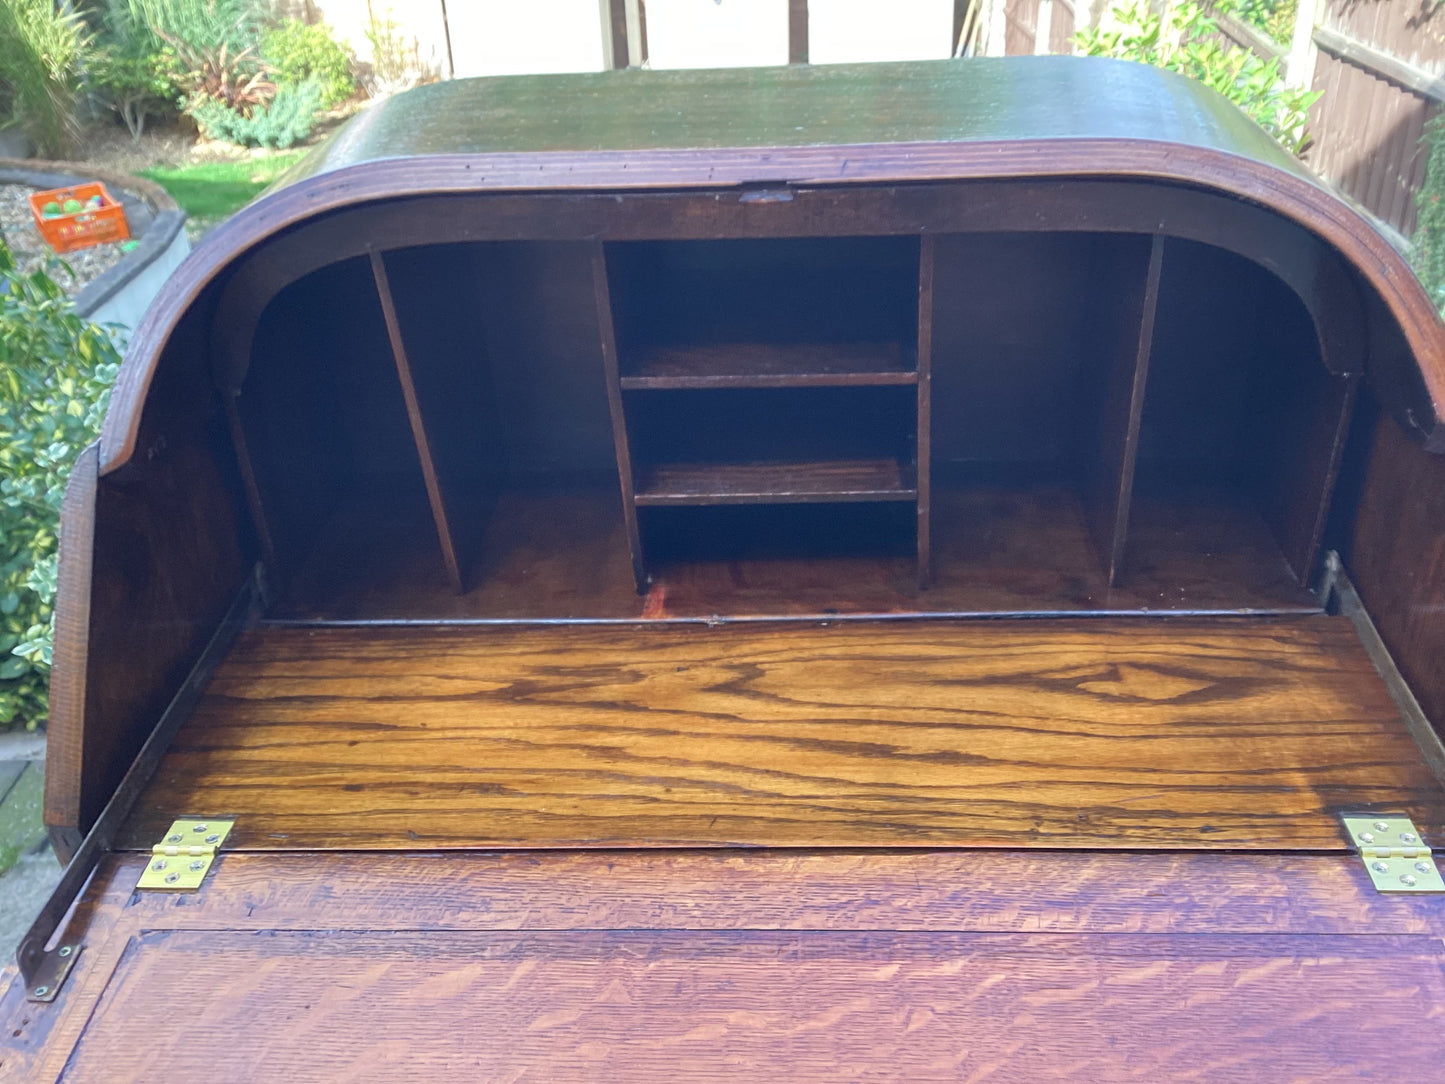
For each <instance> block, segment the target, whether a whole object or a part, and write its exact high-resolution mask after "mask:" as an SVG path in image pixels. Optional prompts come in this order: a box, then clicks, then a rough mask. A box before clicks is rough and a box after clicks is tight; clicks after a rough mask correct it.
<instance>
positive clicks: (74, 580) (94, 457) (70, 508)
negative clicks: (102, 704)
mask: <svg viewBox="0 0 1445 1084" xmlns="http://www.w3.org/2000/svg"><path fill="white" fill-rule="evenodd" d="M99 463H100V450H99V449H98V448H96V447H95V446H94V445H91V446H90V447H88V448H86V449H85V451H83V452H81V453H80V455H79V456H77V457H76V460H75V466H74V467H72V468H71V471H70V478H69V480H68V481H67V482H66V485H65V498H64V500H63V501H62V503H61V506H60V544H61V547H62V548H63V549H64V551H65V560H64V561H62V562H60V565H59V571H60V582H59V584H58V585H57V590H56V594H57V596H58V597H59V598H61V599H63V600H64V601H65V605H63V606H61V607H60V609H59V612H58V613H56V615H55V639H54V649H53V652H52V660H53V661H52V664H51V668H50V717H49V719H48V720H47V722H46V733H47V738H48V742H49V748H48V749H47V753H48V754H49V755H48V756H47V757H46V759H45V823H46V824H48V825H52V826H53V827H54V828H55V829H57V830H58V831H62V832H63V831H65V830H67V829H68V830H69V832H70V833H71V838H70V839H69V840H68V843H72V844H73V843H75V842H76V840H75V838H74V836H75V834H76V833H77V831H78V829H79V826H80V823H81V816H80V805H81V786H82V773H83V767H84V756H85V703H86V678H87V672H88V670H89V667H90V658H89V652H90V579H91V575H92V569H93V563H94V555H95V488H96V481H97V478H96V470H97V467H98V465H99ZM62 842H63V843H64V842H67V841H64V840H63V841H62ZM73 852H74V847H72V846H63V847H62V851H61V853H63V854H64V855H65V858H64V859H62V861H66V860H68V859H69V854H70V853H73Z"/></svg>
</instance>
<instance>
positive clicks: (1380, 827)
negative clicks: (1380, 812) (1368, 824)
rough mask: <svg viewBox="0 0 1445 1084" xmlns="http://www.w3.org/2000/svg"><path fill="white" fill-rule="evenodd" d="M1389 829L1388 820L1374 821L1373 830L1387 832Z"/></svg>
mask: <svg viewBox="0 0 1445 1084" xmlns="http://www.w3.org/2000/svg"><path fill="white" fill-rule="evenodd" d="M1389 830H1390V822H1389V821H1376V822H1375V831H1377V832H1388V831H1389Z"/></svg>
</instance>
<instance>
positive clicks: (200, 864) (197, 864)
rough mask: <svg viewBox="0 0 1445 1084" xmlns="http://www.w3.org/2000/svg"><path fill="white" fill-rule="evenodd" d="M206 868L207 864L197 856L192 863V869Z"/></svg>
mask: <svg viewBox="0 0 1445 1084" xmlns="http://www.w3.org/2000/svg"><path fill="white" fill-rule="evenodd" d="M205 868H206V864H205V863H204V862H202V861H201V860H200V859H199V858H197V859H196V860H195V861H194V862H192V863H191V869H193V870H202V869H205Z"/></svg>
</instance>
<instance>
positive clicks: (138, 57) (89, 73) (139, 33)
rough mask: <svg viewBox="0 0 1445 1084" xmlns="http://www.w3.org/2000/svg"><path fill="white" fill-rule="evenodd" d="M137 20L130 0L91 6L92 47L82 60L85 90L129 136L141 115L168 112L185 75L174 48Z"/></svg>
mask: <svg viewBox="0 0 1445 1084" xmlns="http://www.w3.org/2000/svg"><path fill="white" fill-rule="evenodd" d="M139 18H140V14H139V12H138V11H137V10H136V9H135V8H134V7H133V6H132V4H131V0H106V2H105V3H103V4H101V5H100V7H99V8H98V9H95V10H93V11H92V13H91V15H90V21H91V24H92V25H93V26H94V27H95V28H96V36H95V47H94V48H93V49H92V50H91V51H90V53H89V55H88V57H87V58H86V62H85V85H86V89H87V90H88V91H89V92H90V93H91V95H92V96H93V97H94V98H95V99H96V100H97V101H98V102H100V103H101V104H102V105H104V106H106V107H107V108H109V109H112V110H114V111H115V112H116V113H117V114H119V115H120V118H121V120H123V121H124V122H125V126H126V128H127V129H129V131H130V134H131V136H132V137H133V138H135V139H139V138H140V137H141V135H142V134H143V133H144V132H145V126H146V120H147V118H149V117H152V116H157V115H160V114H163V113H169V112H174V110H175V108H176V101H177V99H178V98H179V97H180V94H181V88H180V81H181V79H182V76H183V75H184V74H185V73H184V72H182V71H181V68H180V63H179V61H177V59H176V56H175V52H174V51H173V50H172V49H171V48H170V47H169V46H167V45H166V44H165V43H164V42H163V41H162V40H161V39H160V38H159V37H157V36H156V35H155V34H154V33H153V32H152V31H151V29H150V28H149V27H148V26H147V25H146V24H145V23H144V22H140V21H138V20H139Z"/></svg>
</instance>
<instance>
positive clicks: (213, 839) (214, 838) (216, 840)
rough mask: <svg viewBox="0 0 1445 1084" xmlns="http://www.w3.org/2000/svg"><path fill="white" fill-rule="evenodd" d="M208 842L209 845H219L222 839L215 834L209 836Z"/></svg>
mask: <svg viewBox="0 0 1445 1084" xmlns="http://www.w3.org/2000/svg"><path fill="white" fill-rule="evenodd" d="M206 842H207V843H219V842H221V837H220V836H218V835H216V834H215V833H212V834H211V835H209V836H207V837H206Z"/></svg>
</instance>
